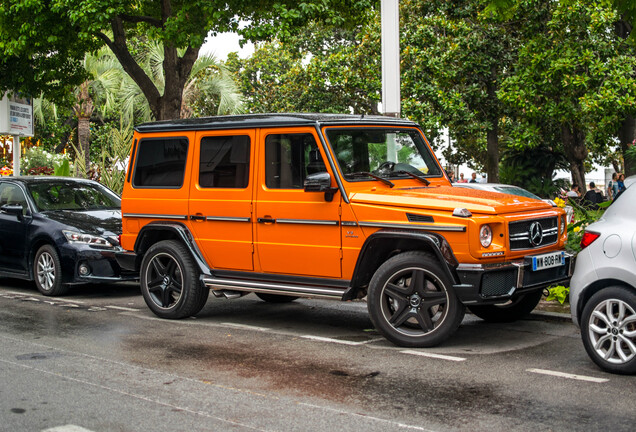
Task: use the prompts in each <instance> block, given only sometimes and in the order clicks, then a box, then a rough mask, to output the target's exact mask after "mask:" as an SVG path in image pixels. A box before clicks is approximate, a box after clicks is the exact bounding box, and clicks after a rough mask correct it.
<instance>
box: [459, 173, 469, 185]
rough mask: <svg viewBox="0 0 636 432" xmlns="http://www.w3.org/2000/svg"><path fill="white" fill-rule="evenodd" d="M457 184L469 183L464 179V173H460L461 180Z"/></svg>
mask: <svg viewBox="0 0 636 432" xmlns="http://www.w3.org/2000/svg"><path fill="white" fill-rule="evenodd" d="M457 183H468V180H467V179H466V178H464V173H459V180H457Z"/></svg>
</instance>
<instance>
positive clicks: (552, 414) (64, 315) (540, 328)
mask: <svg viewBox="0 0 636 432" xmlns="http://www.w3.org/2000/svg"><path fill="white" fill-rule="evenodd" d="M555 373H556V374H557V376H555V375H554V374H555ZM0 377H1V378H0V413H1V416H0V419H1V420H2V421H1V422H0V430H3V431H4V430H6V431H43V430H52V431H55V432H71V431H77V432H82V431H142V430H143V431H149V430H152V431H199V430H201V431H205V430H210V431H221V430H232V431H235V430H237V431H243V430H246V431H248V430H257V431H314V430H315V431H340V430H351V431H358V430H359V431H376V430H377V431H392V430H396V431H400V430H404V431H408V430H420V431H440V432H441V431H458V430H460V431H463V430H471V431H482V430H483V431H493V430H496V431H498V430H515V431H517V430H518V431H537V430H555V431H568V430H574V431H578V430H581V431H583V430H585V431H594V430H604V431H605V430H614V431H622V430H624V431H631V430H634V428H635V426H634V423H635V422H636V409H634V403H633V401H634V400H635V397H636V388H635V387H636V386H634V384H635V383H636V378H635V377H624V376H618V375H611V374H606V373H604V372H601V371H600V370H599V369H597V368H596V367H595V366H594V364H593V363H592V362H591V361H590V360H589V359H588V358H587V355H586V354H585V351H584V349H583V346H582V344H581V341H580V335H579V333H578V330H577V329H576V328H575V327H574V326H573V325H572V324H571V323H569V322H568V321H564V320H560V321H559V320H546V319H544V318H542V317H537V316H535V317H531V318H530V319H528V320H523V321H520V322H517V323H511V324H504V325H502V324H497V325H495V324H486V323H484V322H482V321H480V320H478V319H476V318H475V317H473V316H470V315H467V317H466V318H465V320H464V322H463V324H462V326H461V327H460V329H459V331H458V332H457V333H456V335H455V336H454V337H453V338H452V339H451V340H449V341H448V342H447V343H445V344H443V345H442V346H440V347H436V348H431V349H418V350H410V349H404V348H399V347H395V346H394V345H392V344H390V343H389V342H387V341H386V340H384V339H383V338H382V337H381V336H379V335H378V334H377V333H376V332H375V331H374V330H373V329H372V326H371V323H370V320H369V318H368V316H367V314H366V305H365V304H364V303H362V302H353V303H339V302H333V301H323V300H297V301H295V302H293V303H288V304H269V303H265V302H263V301H261V300H259V299H258V298H257V297H256V296H254V295H249V296H246V297H243V298H241V299H237V300H224V299H223V300H222V299H215V298H213V297H212V296H210V300H209V301H208V303H207V305H206V307H205V308H204V309H203V310H202V311H201V313H199V314H198V315H197V316H196V317H195V318H191V319H185V320H179V321H167V320H161V319H158V318H156V317H155V316H154V315H153V314H152V313H151V312H150V311H149V310H148V309H147V307H146V306H145V303H144V302H143V299H142V298H141V295H140V293H139V288H138V287H137V286H135V285H133V284H129V285H110V286H84V287H75V288H74V289H73V290H72V292H71V293H70V294H69V295H68V296H65V297H62V298H47V297H43V296H41V295H40V294H39V293H38V292H37V290H35V288H34V286H33V285H32V284H29V283H25V282H19V281H10V280H3V281H1V282H0ZM74 428H79V429H74Z"/></svg>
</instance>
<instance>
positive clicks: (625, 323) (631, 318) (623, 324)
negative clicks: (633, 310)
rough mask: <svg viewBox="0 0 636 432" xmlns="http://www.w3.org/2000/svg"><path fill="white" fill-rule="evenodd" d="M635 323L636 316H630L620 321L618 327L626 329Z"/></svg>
mask: <svg viewBox="0 0 636 432" xmlns="http://www.w3.org/2000/svg"><path fill="white" fill-rule="evenodd" d="M634 323H636V314H631V315H629V316H628V317H627V318H624V319H622V320H621V321H620V322H619V323H618V326H619V327H627V326H628V325H629V324H634Z"/></svg>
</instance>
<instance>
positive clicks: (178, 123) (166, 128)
mask: <svg viewBox="0 0 636 432" xmlns="http://www.w3.org/2000/svg"><path fill="white" fill-rule="evenodd" d="M355 123H359V124H368V123H373V124H385V125H391V126H411V127H412V126H417V124H416V123H414V122H412V121H410V120H405V119H397V118H392V117H384V116H368V115H353V114H244V115H232V116H216V117H201V118H190V119H179V120H163V121H158V122H151V123H144V124H141V125H139V126H137V127H136V128H135V130H136V131H137V132H142V133H143V132H171V131H186V130H211V129H215V130H217V129H236V128H255V127H279V126H315V125H316V124H321V125H325V124H355Z"/></svg>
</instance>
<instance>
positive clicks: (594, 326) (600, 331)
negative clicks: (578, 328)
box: [589, 324, 607, 335]
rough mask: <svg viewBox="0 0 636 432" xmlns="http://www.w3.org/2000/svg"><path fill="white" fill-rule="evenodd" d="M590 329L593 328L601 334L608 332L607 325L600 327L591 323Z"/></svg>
mask: <svg viewBox="0 0 636 432" xmlns="http://www.w3.org/2000/svg"><path fill="white" fill-rule="evenodd" d="M589 329H590V330H592V331H593V332H594V333H597V334H599V335H604V334H607V327H599V326H597V325H596V324H590V325H589Z"/></svg>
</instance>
